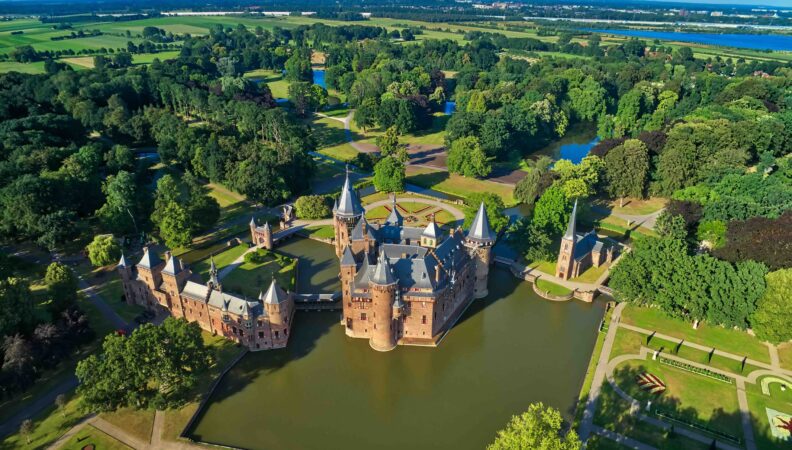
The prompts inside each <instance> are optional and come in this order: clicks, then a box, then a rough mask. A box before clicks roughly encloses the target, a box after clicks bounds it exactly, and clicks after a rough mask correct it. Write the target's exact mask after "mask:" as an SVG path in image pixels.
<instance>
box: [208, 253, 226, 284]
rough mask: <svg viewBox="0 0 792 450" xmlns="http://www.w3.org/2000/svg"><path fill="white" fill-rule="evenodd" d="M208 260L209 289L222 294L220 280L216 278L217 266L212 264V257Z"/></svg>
mask: <svg viewBox="0 0 792 450" xmlns="http://www.w3.org/2000/svg"><path fill="white" fill-rule="evenodd" d="M210 259H211V264H210V265H209V289H215V290H217V291H221V292H222V290H223V286H222V285H221V284H220V278H218V276H217V266H216V265H215V262H214V256H211V257H210Z"/></svg>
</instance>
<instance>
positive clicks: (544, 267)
mask: <svg viewBox="0 0 792 450" xmlns="http://www.w3.org/2000/svg"><path fill="white" fill-rule="evenodd" d="M528 268H529V269H536V270H538V271H540V272H544V273H546V274H548V275H555V271H556V262H555V261H534V262H532V263H530V264H528Z"/></svg>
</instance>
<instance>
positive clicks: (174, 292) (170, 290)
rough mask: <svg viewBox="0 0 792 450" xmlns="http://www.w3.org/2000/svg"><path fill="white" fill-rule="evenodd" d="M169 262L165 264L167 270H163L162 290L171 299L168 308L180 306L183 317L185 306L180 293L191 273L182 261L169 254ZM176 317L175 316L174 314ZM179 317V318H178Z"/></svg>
mask: <svg viewBox="0 0 792 450" xmlns="http://www.w3.org/2000/svg"><path fill="white" fill-rule="evenodd" d="M167 257H168V261H167V262H166V263H165V268H164V269H162V274H161V276H162V288H161V290H163V291H165V293H166V294H167V295H168V298H169V303H170V304H169V305H163V306H167V307H176V306H178V308H179V311H181V313H182V315H183V314H184V311H183V309H184V305H182V304H181V297H180V293H181V290H182V288H183V287H184V284H185V283H186V282H187V278H189V277H190V272H189V271H188V270H186V268H185V267H184V265H183V264H182V262H181V260H180V259H179V258H177V257H175V256H171V255H170V252H168V255H167ZM174 315H175V314H174ZM177 317H179V316H177Z"/></svg>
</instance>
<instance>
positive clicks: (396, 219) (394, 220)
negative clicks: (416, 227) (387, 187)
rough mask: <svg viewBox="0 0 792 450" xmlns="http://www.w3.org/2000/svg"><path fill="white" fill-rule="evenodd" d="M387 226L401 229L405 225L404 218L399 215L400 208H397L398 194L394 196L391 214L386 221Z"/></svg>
mask: <svg viewBox="0 0 792 450" xmlns="http://www.w3.org/2000/svg"><path fill="white" fill-rule="evenodd" d="M385 224H386V225H391V226H394V227H400V226H402V225H403V224H404V218H403V217H402V215H401V214H399V208H398V207H397V206H396V194H393V202H392V203H391V212H390V214H388V218H387V219H385Z"/></svg>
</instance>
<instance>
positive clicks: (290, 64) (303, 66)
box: [284, 48, 313, 83]
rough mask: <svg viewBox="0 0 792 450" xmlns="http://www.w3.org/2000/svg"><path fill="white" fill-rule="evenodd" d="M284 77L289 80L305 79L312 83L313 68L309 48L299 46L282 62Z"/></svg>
mask: <svg viewBox="0 0 792 450" xmlns="http://www.w3.org/2000/svg"><path fill="white" fill-rule="evenodd" d="M284 67H285V68H286V79H287V80H289V81H305V82H308V83H313V69H311V49H309V48H299V49H297V50H295V51H294V52H293V53H292V55H291V56H290V57H289V59H287V60H286V63H285V64H284Z"/></svg>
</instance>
